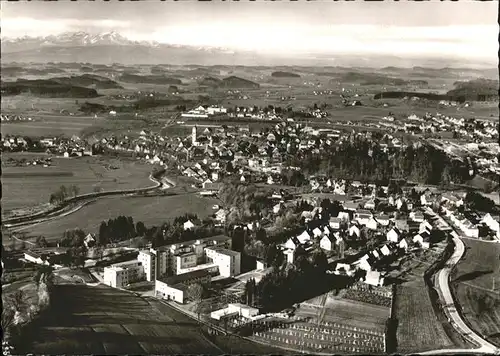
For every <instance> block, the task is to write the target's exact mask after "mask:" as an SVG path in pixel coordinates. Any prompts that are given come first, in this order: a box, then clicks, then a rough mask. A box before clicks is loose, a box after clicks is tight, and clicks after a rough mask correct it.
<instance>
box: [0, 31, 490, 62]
mask: <svg viewBox="0 0 500 356" xmlns="http://www.w3.org/2000/svg"><path fill="white" fill-rule="evenodd" d="M1 50H2V62H3V63H7V62H21V63H27V62H28V63H29V62H36V63H47V62H65V63H69V62H77V63H78V62H79V63H95V64H112V63H121V64H125V65H130V64H150V65H154V64H173V65H176V64H177V65H186V64H198V65H217V64H220V65H246V66H250V65H251V66H276V65H303V66H347V67H355V66H361V67H364V66H367V67H372V68H373V67H387V66H395V67H413V66H415V65H421V66H426V67H438V68H442V67H445V66H454V67H456V66H459V67H460V66H463V60H460V59H444V58H401V57H396V56H390V55H388V56H387V55H373V56H366V55H363V56H360V55H346V54H342V55H337V54H331V55H325V54H302V55H297V54H294V55H287V54H283V55H280V56H276V55H272V56H271V55H267V54H262V53H256V52H251V51H233V50H229V49H226V48H219V47H194V46H184V45H170V44H161V43H158V42H154V41H132V40H130V39H128V38H126V37H124V36H122V35H120V34H119V33H117V32H107V33H102V34H89V33H86V32H67V33H63V34H61V35H57V36H44V37H26V36H25V37H20V38H15V39H10V38H2V41H1ZM470 65H471V63H467V66H470ZM473 66H474V67H479V68H481V67H491V64H484V63H477V64H476V63H474V64H473Z"/></svg>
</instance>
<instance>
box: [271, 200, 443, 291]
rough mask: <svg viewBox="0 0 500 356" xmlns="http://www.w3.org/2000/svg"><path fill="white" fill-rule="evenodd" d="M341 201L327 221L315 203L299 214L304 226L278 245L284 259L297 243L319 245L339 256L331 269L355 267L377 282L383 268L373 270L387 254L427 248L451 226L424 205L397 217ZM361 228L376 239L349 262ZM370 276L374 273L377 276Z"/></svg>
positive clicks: (347, 271) (340, 271)
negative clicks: (340, 207) (348, 253)
mask: <svg viewBox="0 0 500 356" xmlns="http://www.w3.org/2000/svg"><path fill="white" fill-rule="evenodd" d="M342 205H343V211H341V212H339V213H338V215H337V216H335V217H330V218H329V221H328V222H324V220H321V216H322V208H321V207H319V206H316V207H315V208H313V210H312V211H304V212H303V213H302V214H301V217H303V218H305V222H306V225H307V226H308V227H307V228H306V229H304V231H303V232H302V233H300V234H298V235H297V236H293V237H291V238H289V239H288V240H287V241H286V242H285V243H283V244H281V245H280V247H281V250H282V251H283V253H284V255H285V256H286V258H287V261H288V262H290V263H293V261H294V258H295V257H296V251H297V249H298V248H299V247H301V248H303V250H304V251H306V252H309V251H311V250H313V249H314V248H315V247H316V246H319V247H320V248H321V249H322V250H324V251H325V252H326V253H327V255H329V256H332V257H331V258H330V259H329V261H330V262H332V261H335V260H334V259H333V255H336V259H337V260H340V261H339V262H338V263H336V266H335V269H334V271H333V273H336V274H347V275H349V276H353V275H354V274H355V273H356V272H357V271H358V270H362V271H364V272H366V280H365V281H366V283H369V284H373V283H374V285H381V284H383V271H377V270H376V269H377V268H380V267H384V266H385V265H386V264H387V262H388V261H390V258H393V257H394V258H396V257H400V256H401V255H404V254H405V253H406V252H408V251H409V250H412V249H415V248H417V249H429V248H430V247H431V246H432V244H433V243H434V242H437V241H438V239H440V238H442V237H443V236H444V233H446V232H449V231H450V230H451V229H450V228H449V226H447V224H443V223H442V222H441V221H440V218H439V217H438V216H437V215H436V214H435V213H434V212H433V211H432V210H431V209H430V208H428V207H425V208H421V209H414V210H413V211H411V212H410V213H409V216H408V217H397V216H396V214H392V215H387V214H383V213H375V212H374V211H373V209H372V210H367V209H360V208H357V207H356V206H353V205H351V204H349V202H345V203H343V204H342ZM358 206H359V204H358ZM315 219H316V220H315ZM311 223H312V224H311ZM312 226H314V227H312ZM363 230H365V231H371V234H372V235H373V236H374V238H375V239H376V243H375V244H374V245H372V246H374V247H371V248H372V249H371V250H370V249H369V248H368V247H367V246H368V245H366V246H365V248H362V249H361V250H366V248H368V250H366V252H365V253H364V254H362V255H361V257H358V258H357V259H356V260H352V259H351V261H350V262H349V263H347V262H343V260H344V258H345V251H347V249H348V248H349V244H350V243H351V241H356V240H358V241H360V239H363V238H366V235H365V237H363V238H362V236H361V234H362V231H363ZM436 236H437V237H436ZM374 276H378V279H377V278H375V277H374ZM374 280H376V282H374Z"/></svg>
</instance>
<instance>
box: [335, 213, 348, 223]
mask: <svg viewBox="0 0 500 356" xmlns="http://www.w3.org/2000/svg"><path fill="white" fill-rule="evenodd" d="M337 217H338V218H339V219H340V220H343V221H347V222H349V220H350V217H349V213H348V212H346V211H340V212H339V214H338V215H337Z"/></svg>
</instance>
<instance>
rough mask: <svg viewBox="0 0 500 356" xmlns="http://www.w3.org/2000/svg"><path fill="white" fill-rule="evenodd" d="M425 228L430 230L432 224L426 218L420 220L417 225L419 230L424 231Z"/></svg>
mask: <svg viewBox="0 0 500 356" xmlns="http://www.w3.org/2000/svg"><path fill="white" fill-rule="evenodd" d="M425 230H428V231H431V230H432V225H431V224H430V223H429V222H428V221H427V220H424V221H423V222H421V223H420V225H419V228H418V231H419V232H421V231H425Z"/></svg>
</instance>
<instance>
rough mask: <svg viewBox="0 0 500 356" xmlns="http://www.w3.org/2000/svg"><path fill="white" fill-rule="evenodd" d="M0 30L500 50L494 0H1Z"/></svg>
mask: <svg viewBox="0 0 500 356" xmlns="http://www.w3.org/2000/svg"><path fill="white" fill-rule="evenodd" d="M0 4H1V31H2V37H21V36H41V35H42V36H46V35H57V34H60V33H63V32H70V31H86V32H90V33H99V32H109V31H116V32H118V33H120V34H122V35H123V36H125V37H128V38H130V39H132V40H151V41H157V42H160V43H168V44H179V45H192V46H213V47H225V48H229V49H234V50H252V51H258V52H263V53H270V54H279V53H287V54H290V53H324V54H328V53H358V54H365V53H366V54H368V53H377V54H394V55H418V56H422V55H431V56H453V57H463V58H475V59H484V60H491V61H494V62H495V63H496V61H497V58H498V33H499V31H498V23H497V18H498V1H490V2H477V1H472V0H461V1H458V2H449V1H446V2H441V1H438V0H430V1H427V2H407V1H399V2H392V1H384V2H373V3H370V2H364V1H352V2H344V1H341V2H334V1H321V0H319V1H310V2H304V1H299V2H289V1H286V2H264V1H256V2H231V1H226V2H217V1H212V2H196V1H182V0H181V1H178V2H172V1H166V2H159V1H143V2H128V1H125V2H116V1H111V2H102V1H95V2H83V1H78V2H68V1H57V2H35V1H32V2H5V1H0Z"/></svg>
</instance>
